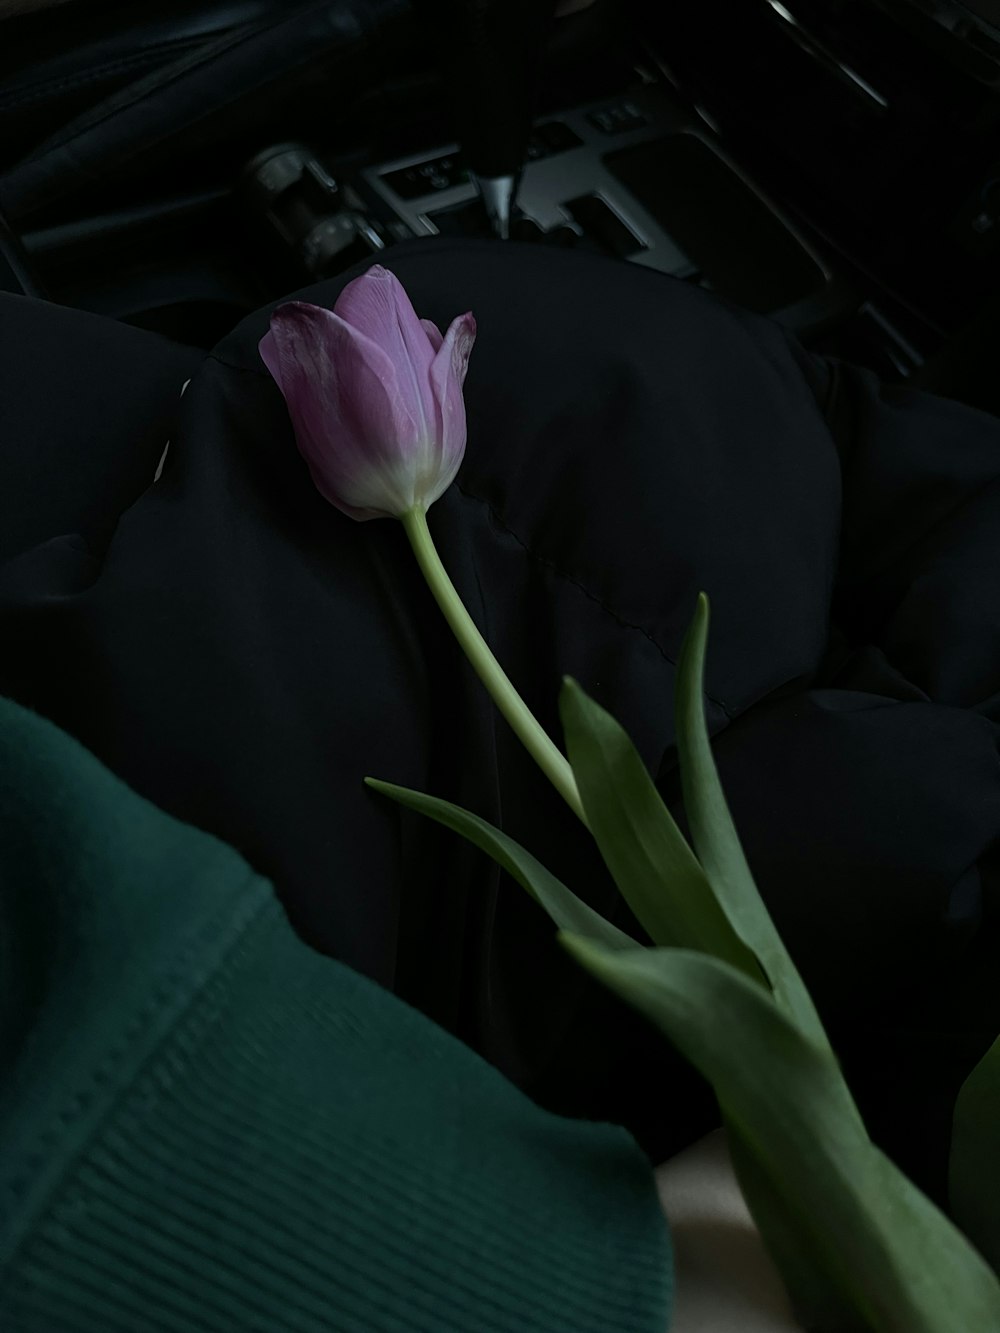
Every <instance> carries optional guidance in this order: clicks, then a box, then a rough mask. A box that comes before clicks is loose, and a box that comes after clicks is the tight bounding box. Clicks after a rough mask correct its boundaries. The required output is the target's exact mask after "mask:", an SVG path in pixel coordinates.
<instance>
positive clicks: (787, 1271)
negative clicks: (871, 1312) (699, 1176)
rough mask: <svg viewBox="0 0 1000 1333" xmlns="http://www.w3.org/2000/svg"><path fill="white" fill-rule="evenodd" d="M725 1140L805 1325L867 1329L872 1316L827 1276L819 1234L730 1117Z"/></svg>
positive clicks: (830, 1332)
mask: <svg viewBox="0 0 1000 1333" xmlns="http://www.w3.org/2000/svg"><path fill="white" fill-rule="evenodd" d="M726 1140H727V1142H728V1145H729V1156H730V1158H731V1160H732V1163H733V1169H734V1170H735V1172H736V1176H737V1179H738V1180H739V1182H740V1188H741V1189H742V1191H743V1196H744V1198H746V1199H753V1216H754V1220H755V1221H756V1223H757V1227H758V1229H759V1230H760V1233H761V1235H762V1236H764V1237H765V1238H766V1243H767V1249H768V1252H769V1253H770V1255H771V1258H772V1259H773V1260H774V1262H775V1264H776V1266H777V1268H778V1271H779V1272H780V1273H781V1274H782V1276H783V1277H784V1281H785V1286H786V1288H787V1289H788V1291H789V1292H790V1293H794V1295H793V1302H794V1307H795V1310H796V1313H797V1316H798V1319H799V1322H800V1323H801V1324H802V1326H803V1328H806V1329H808V1330H809V1333H868V1329H869V1325H868V1323H867V1321H866V1320H865V1319H864V1317H863V1316H862V1315H860V1314H859V1313H858V1311H857V1310H855V1309H853V1308H852V1307H851V1306H850V1305H849V1304H848V1298H847V1297H845V1296H844V1295H843V1293H842V1292H840V1291H838V1290H837V1289H836V1287H834V1286H833V1284H832V1282H831V1280H830V1278H829V1277H828V1276H827V1273H826V1271H825V1267H824V1263H823V1254H822V1248H821V1247H818V1246H817V1243H816V1239H815V1236H813V1235H806V1234H805V1233H804V1232H803V1231H802V1229H801V1228H800V1227H799V1226H798V1224H797V1221H796V1218H795V1214H794V1212H793V1210H791V1209H790V1208H789V1207H788V1205H787V1203H786V1202H785V1200H784V1198H783V1197H782V1196H781V1195H780V1194H779V1193H778V1191H777V1190H776V1189H775V1187H774V1185H773V1184H772V1182H771V1179H770V1177H769V1176H768V1175H767V1174H766V1173H765V1172H764V1171H763V1170H762V1169H761V1167H760V1165H759V1163H758V1161H757V1159H756V1158H755V1157H754V1154H753V1151H752V1149H751V1148H749V1147H748V1146H747V1144H746V1143H745V1142H744V1141H743V1137H742V1135H741V1134H740V1131H739V1129H738V1127H737V1126H736V1125H734V1124H731V1123H728V1122H727V1123H726Z"/></svg>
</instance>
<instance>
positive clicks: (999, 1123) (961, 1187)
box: [948, 1037, 1000, 1272]
mask: <svg viewBox="0 0 1000 1333" xmlns="http://www.w3.org/2000/svg"><path fill="white" fill-rule="evenodd" d="M948 1193H949V1196H950V1197H949V1201H950V1203H951V1211H952V1213H953V1214H954V1216H955V1221H956V1222H957V1223H958V1224H959V1226H960V1227H961V1228H962V1230H963V1231H964V1232H965V1234H966V1235H967V1236H968V1237H969V1239H970V1240H971V1241H972V1243H973V1244H974V1245H975V1246H976V1247H977V1248H978V1249H979V1251H980V1253H981V1254H982V1255H983V1256H984V1257H985V1258H986V1259H987V1260H989V1262H990V1263H991V1264H992V1265H993V1267H994V1268H995V1269H996V1270H997V1272H1000V1037H998V1038H997V1040H996V1041H995V1042H994V1043H993V1045H992V1046H991V1047H990V1049H989V1050H988V1051H987V1052H986V1054H985V1055H984V1056H983V1058H982V1059H981V1060H980V1061H979V1063H978V1064H977V1065H976V1067H975V1069H974V1070H973V1071H972V1073H971V1074H970V1075H969V1077H968V1078H967V1079H966V1080H965V1082H964V1083H963V1084H962V1088H961V1091H960V1092H959V1094H958V1101H957V1102H956V1103H955V1118H954V1121H953V1124H952V1134H951V1159H950V1161H949V1164H948Z"/></svg>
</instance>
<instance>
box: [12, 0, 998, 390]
mask: <svg viewBox="0 0 1000 1333" xmlns="http://www.w3.org/2000/svg"><path fill="white" fill-rule="evenodd" d="M0 15H2V16H3V17H2V18H0V221H2V225H0V269H2V272H0V288H4V289H6V290H9V291H14V292H25V293H27V294H32V295H41V296H44V297H46V298H48V299H49V300H52V301H56V302H58V303H61V304H64V305H68V306H73V307H78V308H81V309H84V310H89V311H95V312H99V313H102V314H104V315H107V316H110V317H112V318H114V319H117V320H122V321H125V322H126V323H129V324H132V325H136V326H139V327H143V328H146V329H151V330H155V331H159V332H161V333H163V334H165V335H167V336H168V337H170V338H172V339H175V340H179V341H182V342H185V343H188V344H192V345H194V346H198V347H204V348H210V347H211V346H213V345H214V344H215V343H216V342H217V341H218V340H219V339H220V338H221V337H222V336H223V335H224V334H226V333H227V332H228V331H229V330H230V329H231V328H232V327H233V326H234V325H235V324H236V323H237V322H238V321H239V320H240V319H241V318H242V317H244V316H245V315H246V314H248V313H249V312H251V311H253V310H255V309H257V308H259V307H260V306H262V305H265V304H267V303H268V302H270V301H276V300H278V299H280V298H281V297H282V296H284V295H285V294H286V293H289V292H291V291H294V290H296V289H299V288H302V287H304V286H306V285H308V284H309V283H310V282H311V281H315V280H316V279H319V278H324V277H330V276H333V275H336V274H337V273H339V272H341V271H343V270H345V269H347V268H349V267H351V266H352V265H354V264H356V263H357V262H358V261H359V260H364V259H365V258H367V257H369V256H370V257H372V258H373V259H375V258H377V257H379V256H381V257H383V258H384V257H385V255H386V253H387V252H388V251H391V249H392V247H393V245H395V244H397V243H399V242H400V241H402V240H409V239H412V238H415V237H417V238H419V237H423V236H428V237H432V236H435V235H439V234H443V235H451V236H466V237H480V238H483V239H485V240H487V241H490V242H492V243H495V244H507V245H521V244H524V245H536V246H537V245H545V246H550V247H571V248H579V249H585V250H590V251H593V252H596V253H600V254H603V255H607V256H609V257H611V258H612V259H613V260H614V261H615V262H620V263H629V264H638V265H643V266H645V267H647V268H652V269H656V270H658V271H659V272H661V273H665V274H669V275H671V276H673V277H675V278H677V279H679V280H682V281H684V282H687V283H693V284H698V285H699V286H701V287H704V288H706V289H708V290H710V291H713V292H716V293H718V294H719V295H720V296H721V297H723V298H725V299H727V300H730V301H733V302H735V303H737V304H738V305H740V306H743V307H745V308H748V309H750V310H753V311H757V312H761V313H764V314H766V315H768V316H770V317H772V318H773V319H775V320H777V321H779V322H780V323H782V324H784V325H785V326H787V327H788V328H789V329H791V330H794V331H795V333H796V334H797V335H798V336H799V337H800V339H801V340H802V341H803V342H804V343H805V345H806V346H807V347H809V348H811V349H813V350H816V351H818V352H821V353H824V354H827V355H831V356H835V357H841V358H844V359H846V360H849V361H851V362H853V363H855V364H859V365H862V366H865V367H868V368H870V369H871V370H873V371H874V372H876V373H877V374H878V375H879V376H880V377H881V378H882V379H883V380H885V381H887V382H889V383H894V382H909V383H912V384H915V385H918V386H921V387H924V388H928V389H931V390H933V391H935V392H938V393H943V394H946V395H948V396H951V397H954V398H958V399H961V400H963V401H966V402H969V403H971V404H973V405H975V406H979V407H982V408H985V409H987V410H993V411H997V410H1000V401H998V400H1000V393H998V390H997V376H996V374H995V373H993V363H994V357H995V354H996V352H997V350H998V335H997V320H996V311H997V291H998V257H1000V247H998V237H1000V133H998V132H1000V0H698V3H684V0H591V3H586V0H564V3H563V4H562V5H559V6H558V7H557V6H555V4H554V0H547V2H546V0H324V2H323V3H320V4H317V3H310V4H302V3H298V4H296V3H289V2H288V0H281V2H280V3H278V2H277V0H157V2H156V3H150V4H147V5H143V6H134V5H125V4H123V3H120V2H109V0H104V2H103V3H102V2H101V0H63V3H61V4H55V5H51V4H50V5H42V6H41V7H39V6H38V5H37V3H32V0H7V3H6V5H4V4H3V3H0ZM504 180H508V181H510V182H513V188H512V189H511V190H508V193H507V200H506V204H504V205H503V207H501V208H500V211H499V212H498V206H497V205H496V202H495V200H494V199H493V196H492V195H491V190H493V189H494V187H495V185H496V182H498V181H501V182H502V181H504ZM491 200H492V202H491ZM501 213H502V214H503V216H502V217H501V216H500V214H501Z"/></svg>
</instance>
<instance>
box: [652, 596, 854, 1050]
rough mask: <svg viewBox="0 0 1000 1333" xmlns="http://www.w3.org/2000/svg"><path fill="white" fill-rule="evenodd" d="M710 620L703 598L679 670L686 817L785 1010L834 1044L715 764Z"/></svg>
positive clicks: (707, 869)
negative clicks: (709, 721) (761, 885)
mask: <svg viewBox="0 0 1000 1333" xmlns="http://www.w3.org/2000/svg"><path fill="white" fill-rule="evenodd" d="M708 616H709V610H708V598H707V597H706V596H705V594H704V593H700V594H699V595H698V604H697V607H696V608H695V613H694V619H693V620H692V621H691V625H690V627H689V628H688V632H687V634H686V635H685V636H684V643H683V646H682V648H681V653H680V658H679V660H678V664H677V689H676V697H675V702H674V711H675V714H676V725H677V749H678V753H679V755H680V770H681V785H682V790H683V793H684V813H685V814H686V815H687V819H688V823H689V824H690V826H691V841H692V842H693V843H694V847H695V851H696V852H697V853H698V860H699V861H700V862H701V865H702V868H703V870H704V873H705V875H706V876H707V878H708V882H709V883H710V884H711V886H712V890H713V893H714V895H715V897H716V898H717V900H718V901H719V903H720V904H721V906H722V908H723V910H724V912H725V914H726V916H727V918H728V919H729V921H730V922H731V923H732V926H733V929H734V930H735V931H736V933H737V934H738V935H739V937H740V939H742V940H743V941H744V942H745V944H747V945H748V947H749V948H750V949H752V950H753V952H754V954H755V955H756V956H757V958H758V959H759V960H760V963H761V966H762V967H763V969H764V971H765V973H766V974H767V978H768V981H769V982H770V983H771V989H772V991H773V993H774V998H775V999H776V1000H777V1002H778V1004H779V1005H781V1006H782V1008H783V1009H785V1011H786V1012H787V1013H789V1014H791V1015H793V1016H794V1017H795V1018H796V1019H797V1020H798V1022H799V1024H800V1025H801V1027H802V1029H803V1031H804V1032H807V1033H809V1034H810V1035H811V1036H813V1037H814V1038H815V1039H816V1040H817V1041H821V1042H822V1043H823V1044H824V1045H828V1044H829V1043H828V1039H827V1036H826V1032H825V1031H824V1028H823V1024H822V1023H821V1021H820V1018H819V1015H818V1014H817V1012H816V1006H815V1005H814V1004H813V1001H812V996H811V995H810V994H809V992H808V990H806V987H805V984H804V983H803V981H802V978H801V977H800V976H799V972H798V969H797V968H796V966H795V964H794V963H793V962H792V959H791V957H790V955H789V953H788V950H787V949H786V948H785V946H784V944H783V943H782V940H781V936H780V935H779V934H778V930H777V927H776V926H775V924H774V922H773V921H772V920H771V916H770V913H769V912H768V910H767V907H766V906H765V905H764V900H763V898H761V896H760V891H759V889H758V888H757V885H756V883H755V882H754V878H753V875H752V874H751V873H750V867H749V865H748V864H747V860H746V857H745V856H744V854H743V848H742V846H741V845H740V840H739V837H738V836H737V833H736V827H735V825H734V824H733V818H732V815H731V814H730V813H729V806H728V805H727V804H726V798H725V796H724V794H723V791H722V784H721V782H720V781H719V773H718V769H717V768H716V767H715V760H714V759H713V757H712V746H711V743H710V741H709V738H708V728H707V726H706V724H705V704H704V697H703V681H704V675H705V646H706V642H707V639H708ZM779 817H780V816H779Z"/></svg>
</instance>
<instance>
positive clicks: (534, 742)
mask: <svg viewBox="0 0 1000 1333" xmlns="http://www.w3.org/2000/svg"><path fill="white" fill-rule="evenodd" d="M400 521H401V522H402V524H403V528H404V530H405V532H406V535H407V537H409V539H410V545H411V546H412V547H413V553H414V555H415V556H416V557H417V563H418V564H419V566H420V569H421V572H422V573H423V576H424V578H425V579H426V580H427V586H428V587H429V588H430V590H431V592H432V593H433V594H434V599H435V601H436V602H437V604H438V606H439V607H440V608H441V610H442V611H443V612H444V618H445V620H447V622H448V624H449V625H450V626H451V630H452V633H453V634H454V635H455V638H456V639H457V640H458V642H459V645H460V647H461V649H462V651H463V652H464V653H465V655H466V657H467V658H468V659H469V661H470V662H471V663H472V666H473V668H474V670H475V672H476V674H477V675H478V677H479V679H480V680H481V681H482V682H483V684H484V685H485V686H486V688H487V690H489V692H490V695H491V696H492V698H493V701H494V703H495V704H496V706H497V707H498V708H499V709H500V712H501V713H503V715H504V717H505V718H506V719H507V721H508V722H509V723H510V725H511V726H512V727H513V728H514V732H515V734H516V735H517V737H518V739H519V740H520V741H521V743H522V744H523V745H524V747H525V749H526V750H527V751H528V753H529V754H530V755H531V757H532V758H533V759H534V761H535V763H536V764H537V765H538V767H539V768H540V769H541V770H542V772H543V773H544V774H545V776H546V777H547V778H548V779H549V781H550V782H551V783H552V785H553V787H555V789H556V791H557V792H558V793H559V795H560V796H561V797H562V798H563V800H564V801H565V802H566V804H567V805H568V806H569V808H570V809H571V810H572V811H573V813H574V814H575V815H576V816H577V817H578V818H579V819H580V820H581V821H582V822H583V823H584V824H585V825H586V823H587V818H586V816H585V815H584V813H583V805H582V804H581V801H580V793H579V791H578V790H577V786H576V779H575V778H574V776H573V770H572V769H571V768H570V766H569V761H568V760H567V758H566V756H565V755H564V754H562V753H561V751H560V750H559V749H557V747H556V746H555V745H554V744H553V743H552V741H551V740H550V739H549V737H548V736H547V735H546V733H545V731H544V730H543V728H542V727H541V726H540V725H539V723H538V722H537V721H536V720H535V717H534V716H533V714H532V713H531V711H530V710H529V708H528V706H527V704H525V702H524V700H523V699H522V698H521V696H520V695H519V694H518V692H517V690H515V689H514V686H513V685H512V684H511V683H510V680H509V679H508V677H507V675H506V674H505V673H504V670H503V668H502V667H501V666H500V663H499V662H498V661H497V660H496V658H495V657H494V656H493V654H492V652H491V651H490V648H489V644H487V642H486V640H485V639H484V638H483V636H482V635H481V634H480V633H479V630H478V629H477V628H476V626H475V624H474V623H473V620H472V617H471V616H470V615H469V613H468V611H466V609H465V607H464V605H463V604H462V599H461V598H460V597H459V595H458V593H457V592H456V591H455V585H454V584H453V583H452V581H451V579H450V578H449V577H448V572H447V570H446V569H445V567H444V565H443V564H442V563H441V557H440V556H439V555H438V553H437V549H436V548H435V546H434V542H433V540H432V538H431V534H430V529H429V528H428V527H427V514H426V511H425V510H424V509H423V508H421V507H420V506H419V505H418V506H415V507H414V508H413V509H410V510H408V511H407V512H406V513H405V514H403V515H402V516H401V520H400Z"/></svg>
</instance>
